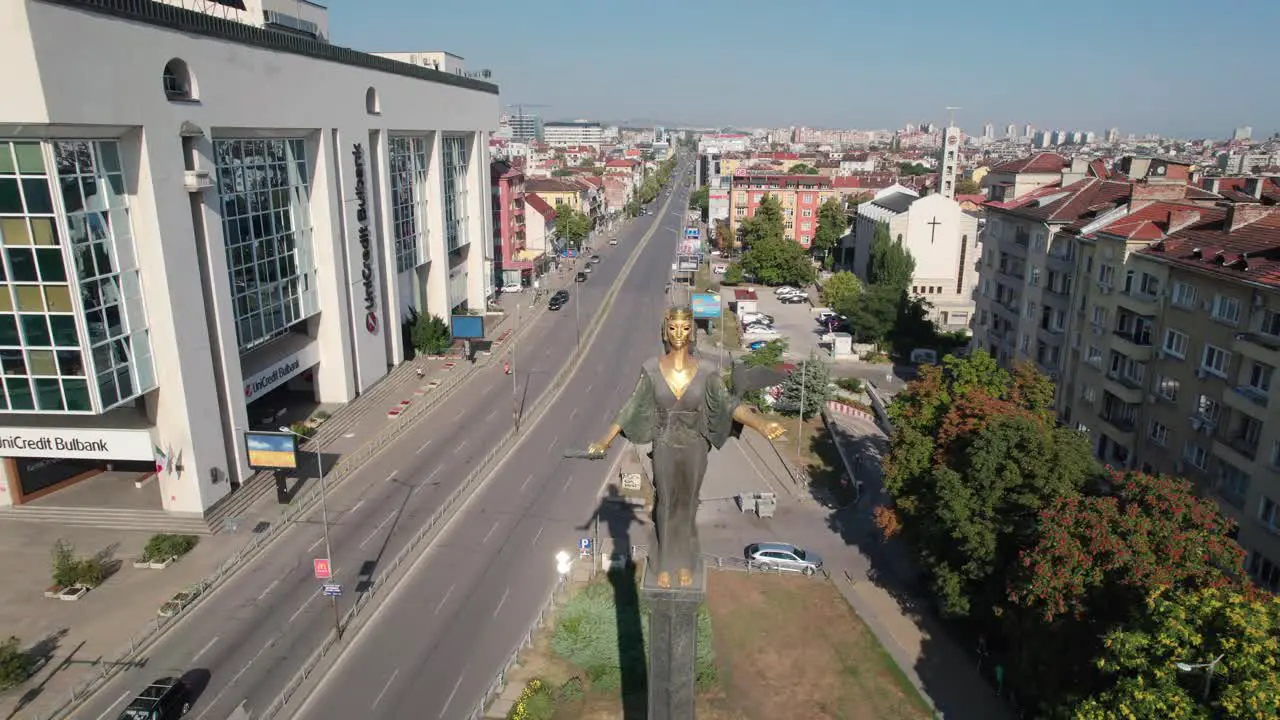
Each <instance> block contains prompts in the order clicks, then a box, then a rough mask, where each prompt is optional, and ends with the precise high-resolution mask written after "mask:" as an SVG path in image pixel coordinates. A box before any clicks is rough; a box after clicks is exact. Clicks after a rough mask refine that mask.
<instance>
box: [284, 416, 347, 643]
mask: <svg viewBox="0 0 1280 720" xmlns="http://www.w3.org/2000/svg"><path fill="white" fill-rule="evenodd" d="M280 432H286V433H289V434H290V435H292V436H294V437H295V438H298V440H299V441H300V442H306V441H307V438H306V437H304V436H303V435H301V434H299V433H296V432H294V431H293V429H292V428H290V427H288V426H285V425H281V426H280ZM315 455H316V472H317V473H319V475H320V524H321V527H322V532H323V533H324V557H325V560H326V561H327V562H328V563H329V579H330V580H336V579H337V578H336V577H334V570H333V546H332V545H331V544H330V543H329V501H328V495H329V489H328V486H327V485H326V484H325V480H324V458H323V457H321V455H320V448H319V446H317V447H316V449H315ZM329 604H330V605H332V606H333V631H334V632H335V633H337V635H338V637H339V638H341V637H342V616H341V615H340V614H339V613H338V596H337V595H330V596H329Z"/></svg>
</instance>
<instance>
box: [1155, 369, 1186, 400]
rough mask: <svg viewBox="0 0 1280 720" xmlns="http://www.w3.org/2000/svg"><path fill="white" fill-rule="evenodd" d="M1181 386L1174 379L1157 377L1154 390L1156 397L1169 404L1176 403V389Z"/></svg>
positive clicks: (1162, 376) (1163, 376)
mask: <svg viewBox="0 0 1280 720" xmlns="http://www.w3.org/2000/svg"><path fill="white" fill-rule="evenodd" d="M1180 385H1181V383H1179V382H1178V381H1177V380H1176V379H1174V378H1171V377H1168V376H1167V375H1157V376H1156V382H1155V386H1154V390H1155V393H1156V395H1159V396H1160V397H1162V398H1164V399H1165V400H1168V401H1170V402H1177V401H1178V388H1179V386H1180Z"/></svg>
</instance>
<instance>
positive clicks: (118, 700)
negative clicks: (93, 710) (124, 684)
mask: <svg viewBox="0 0 1280 720" xmlns="http://www.w3.org/2000/svg"><path fill="white" fill-rule="evenodd" d="M132 695H133V693H132V692H126V693H125V694H123V695H121V696H120V697H118V698H116V701H115V702H113V703H111V704H110V705H108V706H107V709H106V710H103V711H102V714H101V715H99V716H98V718H97V720H102V719H103V718H105V717H106V716H108V715H110V714H111V710H112V708H114V707H115V706H117V705H119V704H120V703H122V702H124V701H125V700H128V699H129V698H130V697H131V696H132Z"/></svg>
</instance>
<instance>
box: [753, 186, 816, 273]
mask: <svg viewBox="0 0 1280 720" xmlns="http://www.w3.org/2000/svg"><path fill="white" fill-rule="evenodd" d="M782 223H783V221H782V206H781V205H780V204H779V203H778V199H777V198H775V197H773V196H772V195H766V196H765V197H764V199H763V200H761V201H760V206H759V207H757V208H756V213H755V215H754V216H753V217H750V218H747V219H746V220H744V221H743V223H742V243H743V245H745V246H746V247H747V248H748V249H747V251H746V252H744V253H743V255H742V269H743V271H744V272H747V273H750V274H751V275H753V276H755V278H756V280H758V281H760V282H762V283H764V284H766V285H782V284H784V283H794V284H798V285H808V284H809V283H811V282H813V280H814V277H815V275H816V273H815V272H814V269H813V263H812V262H810V261H809V256H808V254H807V253H805V250H804V248H802V247H801V246H800V245H799V243H795V242H792V241H790V240H788V239H787V238H786V237H785V235H784V234H783V224H782Z"/></svg>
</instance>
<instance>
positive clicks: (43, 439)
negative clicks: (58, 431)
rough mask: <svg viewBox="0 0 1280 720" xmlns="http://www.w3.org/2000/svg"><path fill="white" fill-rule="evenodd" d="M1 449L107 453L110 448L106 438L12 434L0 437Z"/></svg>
mask: <svg viewBox="0 0 1280 720" xmlns="http://www.w3.org/2000/svg"><path fill="white" fill-rule="evenodd" d="M3 450H27V451H32V452H35V451H39V452H60V453H61V452H67V453H107V452H110V449H109V448H108V447H107V441H106V440H81V439H80V438H64V437H58V436H56V435H41V436H39V437H23V436H21V435H14V436H12V437H0V451H3Z"/></svg>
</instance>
